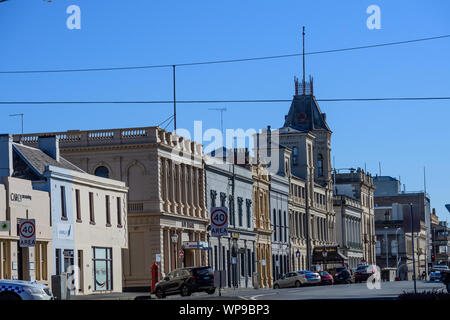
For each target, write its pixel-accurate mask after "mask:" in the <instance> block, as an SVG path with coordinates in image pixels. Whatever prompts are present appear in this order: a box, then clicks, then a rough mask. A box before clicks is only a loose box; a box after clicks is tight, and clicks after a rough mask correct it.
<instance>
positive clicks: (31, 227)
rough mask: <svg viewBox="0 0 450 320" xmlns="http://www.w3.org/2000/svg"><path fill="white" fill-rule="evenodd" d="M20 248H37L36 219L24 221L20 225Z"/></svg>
mask: <svg viewBox="0 0 450 320" xmlns="http://www.w3.org/2000/svg"><path fill="white" fill-rule="evenodd" d="M19 235H20V243H19V245H20V247H22V248H24V247H35V246H36V221H35V219H23V220H20V223H19Z"/></svg>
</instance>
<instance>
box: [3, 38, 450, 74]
mask: <svg viewBox="0 0 450 320" xmlns="http://www.w3.org/2000/svg"><path fill="white" fill-rule="evenodd" d="M449 37H450V34H446V35H440V36H435V37H428V38H420V39H412V40H404V41H395V42H386V43H379V44H372V45H365V46H356V47H348V48H339V49H331V50H322V51H311V52H306V53H305V56H306V55H315V54H325V53H335V52H343V51H351V50H361V49H369V48H378V47H386V46H393V45H401V44H407V43H414V42H422V41H430V40H438V39H444V38H449ZM302 55H303V54H302V53H292V54H283V55H274V56H264V57H252V58H240V59H228V60H211V61H199V62H188V63H178V64H174V63H171V64H159V65H142V66H124V67H104V68H79V69H44V70H9V71H0V74H27V73H63V72H95V71H120V70H139V69H156V68H169V67H170V68H172V67H173V66H176V67H187V66H198V65H208V64H221V63H235V62H247V61H257V60H270V59H283V58H290V57H298V56H302Z"/></svg>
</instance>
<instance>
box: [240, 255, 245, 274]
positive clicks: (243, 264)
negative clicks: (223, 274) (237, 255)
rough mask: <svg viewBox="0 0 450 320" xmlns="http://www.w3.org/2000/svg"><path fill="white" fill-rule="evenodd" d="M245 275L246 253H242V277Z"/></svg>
mask: <svg viewBox="0 0 450 320" xmlns="http://www.w3.org/2000/svg"><path fill="white" fill-rule="evenodd" d="M244 274H245V253H241V275H244Z"/></svg>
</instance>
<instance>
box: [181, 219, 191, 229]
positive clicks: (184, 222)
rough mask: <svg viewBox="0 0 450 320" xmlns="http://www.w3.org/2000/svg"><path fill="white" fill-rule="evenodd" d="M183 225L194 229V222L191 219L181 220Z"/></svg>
mask: <svg viewBox="0 0 450 320" xmlns="http://www.w3.org/2000/svg"><path fill="white" fill-rule="evenodd" d="M181 226H182V227H183V228H189V229H194V223H193V222H190V221H181Z"/></svg>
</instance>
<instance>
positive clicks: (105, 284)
mask: <svg viewBox="0 0 450 320" xmlns="http://www.w3.org/2000/svg"><path fill="white" fill-rule="evenodd" d="M92 256H93V258H92V260H93V264H94V269H93V271H94V290H95V291H105V290H112V288H113V283H112V250H111V248H98V247H93V248H92Z"/></svg>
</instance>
